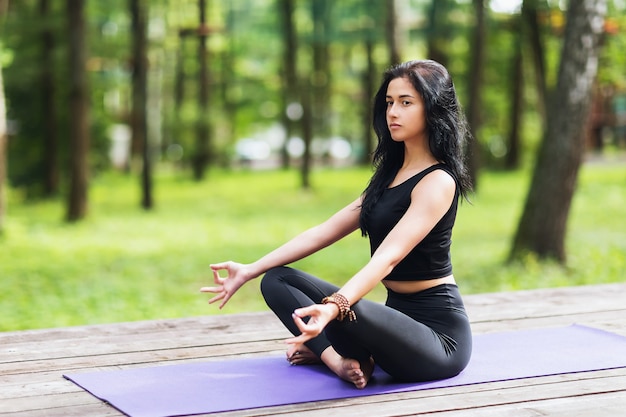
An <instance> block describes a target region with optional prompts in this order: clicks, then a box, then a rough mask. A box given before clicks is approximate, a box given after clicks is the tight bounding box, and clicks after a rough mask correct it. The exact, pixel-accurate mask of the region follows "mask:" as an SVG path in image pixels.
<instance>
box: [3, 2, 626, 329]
mask: <svg viewBox="0 0 626 417" xmlns="http://www.w3.org/2000/svg"><path fill="white" fill-rule="evenodd" d="M624 50H626V2H625V1H624V0H609V1H604V0H602V1H601V0H595V1H591V2H582V1H580V0H572V1H563V0H523V1H522V0H519V1H517V0H473V1H470V0H342V1H332V0H229V1H216V0H176V1H173V0H150V1H147V0H107V1H97V0H63V1H58V0H57V1H53V0H0V70H1V71H0V233H1V235H0V282H1V283H2V285H3V291H2V294H1V295H0V317H1V318H0V330H14V329H23V328H37V327H52V326H64V325H77V324H90V323H100V322H110V321H126V320H140V319H151V318H164V317H180V316H187V315H194V314H217V313H218V311H217V309H216V308H213V307H207V306H206V304H205V302H206V298H205V297H203V296H200V295H199V294H198V293H197V289H198V288H199V287H200V286H202V285H206V284H207V283H208V282H209V281H210V279H211V275H210V274H209V273H208V264H209V263H211V262H219V261H224V260H228V259H231V258H234V259H235V260H239V261H241V262H248V261H252V260H254V259H255V258H256V257H258V256H260V255H262V254H264V253H265V252H266V251H268V250H270V249H271V248H273V247H275V246H277V245H278V244H280V243H282V242H283V241H284V240H285V239H288V238H289V237H291V236H293V235H294V234H296V233H297V232H299V231H301V230H303V229H304V228H306V227H308V226H311V225H313V224H315V223H317V222H319V221H323V220H324V219H325V218H327V217H328V216H329V215H330V214H332V213H333V212H334V211H336V210H337V209H339V208H341V207H342V206H343V205H345V204H346V203H347V202H349V201H351V200H352V199H354V198H355V197H356V196H358V195H359V193H360V192H361V191H362V190H363V188H364V187H365V185H366V184H367V181H368V179H369V176H370V175H371V172H372V171H371V168H370V165H371V164H370V162H371V160H370V154H371V152H372V150H373V148H374V147H375V138H374V135H373V131H372V129H371V99H372V97H373V95H374V93H375V91H376V89H377V87H378V83H379V80H380V75H381V73H382V71H384V70H385V69H386V68H388V67H389V66H390V65H392V64H395V63H398V62H401V61H405V60H410V59H424V58H430V59H434V60H437V61H439V62H441V63H443V64H444V65H446V66H447V68H448V69H449V71H450V73H451V74H452V77H453V79H454V82H455V85H456V88H457V93H458V95H459V98H460V100H461V103H462V105H463V107H464V109H465V112H466V115H467V118H468V121H469V124H470V127H471V130H472V134H473V136H474V139H475V140H474V142H473V144H472V146H471V149H468V151H470V152H469V154H470V155H471V157H470V159H469V165H470V169H471V173H472V177H473V178H474V183H475V195H474V197H473V198H472V203H471V204H465V205H464V206H463V207H462V209H461V211H460V213H459V219H458V225H457V228H456V229H455V241H454V245H453V257H454V263H455V275H457V276H458V277H459V281H460V282H461V283H462V284H461V287H462V288H465V292H486V291H500V290H515V289H525V288H534V287H538V286H556V285H579V284H590V283H599V282H612V281H617V280H622V279H623V278H622V276H623V271H624V270H626V255H625V253H626V226H625V222H624V217H623V216H624V212H623V207H624V204H625V203H626V193H625V191H624V187H625V186H626V169H625V168H626V71H625V70H624V68H626V54H624ZM327 251H328V252H327ZM367 251H368V249H367V242H366V241H365V240H363V239H361V238H360V237H357V236H354V237H350V238H349V239H347V241H346V242H345V243H343V242H342V243H340V244H339V245H337V249H335V250H334V251H333V250H331V249H327V250H325V251H324V253H323V254H321V255H319V256H318V255H316V256H314V257H312V259H310V260H306V261H302V262H301V263H300V266H301V267H303V268H308V269H309V270H311V272H312V273H315V274H317V275H320V276H322V277H325V278H328V279H331V280H336V282H338V283H341V282H343V281H345V280H346V279H348V278H349V277H350V276H351V274H353V273H354V272H356V271H357V270H358V268H359V267H360V266H361V265H362V264H363V263H364V262H366V260H367ZM255 285H256V284H253V285H249V286H250V287H251V288H250V289H247V288H246V289H244V290H242V294H240V295H238V296H237V297H236V298H237V300H235V299H233V301H232V302H231V303H230V305H229V308H226V309H225V310H223V311H221V312H222V313H223V312H226V313H232V312H240V311H256V310H260V309H263V308H264V307H263V302H262V299H261V298H260V296H259V295H258V292H257V289H256V287H255ZM372 297H374V298H377V297H378V298H380V297H382V294H380V293H374V294H372Z"/></svg>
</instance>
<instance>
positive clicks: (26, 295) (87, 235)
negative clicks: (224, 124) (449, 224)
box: [0, 165, 626, 330]
mask: <svg viewBox="0 0 626 417" xmlns="http://www.w3.org/2000/svg"><path fill="white" fill-rule="evenodd" d="M369 176H370V171H369V170H367V169H346V170H323V171H318V172H316V173H315V174H314V176H313V178H312V181H313V190H312V191H309V192H304V191H302V190H300V189H299V178H298V174H297V172H295V171H280V172H250V171H237V172H232V171H213V172H211V174H210V178H209V180H208V181H206V182H205V183H194V182H191V181H190V180H188V179H186V177H182V176H181V175H180V173H178V172H167V173H161V174H160V175H159V178H158V188H157V189H158V199H157V200H158V202H159V203H158V205H157V207H156V210H155V211H154V212H152V213H145V212H143V211H141V210H140V209H139V208H138V204H137V201H136V199H137V196H138V195H139V193H138V190H137V188H138V186H139V185H138V182H137V181H136V179H134V178H131V177H128V176H123V175H121V174H116V173H107V174H105V175H102V176H100V177H99V178H98V179H97V180H96V181H95V183H94V184H93V188H92V193H91V198H92V205H91V216H90V217H89V220H87V221H86V222H84V223H81V224H73V225H67V224H63V223H61V222H60V220H59V219H60V218H61V217H62V212H63V208H62V202H61V201H42V202H38V203H36V204H25V203H24V200H23V198H22V197H21V195H20V192H19V191H17V190H15V189H12V190H11V192H10V194H9V198H10V205H9V206H10V207H11V212H10V216H9V217H8V219H7V225H6V233H5V235H4V236H3V237H2V238H1V239H0V265H2V284H3V291H2V295H1V302H0V317H2V320H1V321H0V330H13V329H24V328H39V327H54V326H68V325H80V324H91V323H104V322H119V321H130V320H142V319H156V318H170V317H184V316H193V315H203V314H220V313H235V312H243V311H260V310H264V309H265V306H264V303H263V300H262V297H261V296H260V294H259V292H258V282H252V283H249V284H248V285H247V286H245V287H244V288H243V289H242V290H241V291H240V293H238V294H237V295H236V296H235V297H234V298H233V299H232V300H231V302H230V303H229V304H228V305H227V306H226V307H225V309H224V310H221V311H220V310H218V309H217V307H215V306H208V305H207V304H206V300H207V296H205V295H201V294H200V293H198V289H199V288H200V287H201V286H204V285H208V284H210V282H211V274H210V273H209V268H208V265H209V264H210V263H213V262H220V261H225V260H229V259H232V260H237V261H240V262H249V261H252V260H254V259H256V258H257V257H259V256H261V255H263V254H265V253H266V252H268V251H269V250H271V249H273V248H274V247H276V246H277V245H279V244H281V243H282V242H284V241H285V240H287V239H289V238H290V237H292V236H293V235H294V234H296V233H297V232H299V231H302V230H304V229H305V228H307V227H310V226H312V225H314V224H316V223H318V222H321V221H323V220H324V219H326V218H327V217H328V216H330V215H331V214H332V213H334V212H335V211H336V210H338V209H339V208H341V207H342V206H343V205H345V204H347V203H348V202H349V201H351V200H352V199H353V198H355V197H356V196H357V195H358V194H359V193H360V192H361V190H362V189H363V188H364V187H365V185H366V183H367V180H368V178H369ZM482 181H483V185H482V186H481V189H480V193H479V194H478V195H476V196H475V197H474V198H473V202H472V204H467V203H464V204H463V205H462V206H461V207H460V210H459V216H458V220H457V225H456V228H455V232H454V237H453V252H452V255H453V262H454V267H455V275H456V277H457V280H458V282H459V284H460V286H461V288H462V290H463V292H464V293H478V292H490V291H500V290H518V289H527V288H537V287H552V286H561V285H580V284H592V283H602V282H615V281H619V280H621V279H622V277H623V271H624V270H625V268H626V239H624V236H625V232H626V230H625V229H624V225H623V210H622V208H623V207H624V205H625V204H626V195H625V193H624V192H623V186H624V183H625V182H626V176H625V174H624V170H623V168H622V167H621V166H619V165H614V166H601V165H598V166H596V165H587V166H585V168H584V169H583V171H582V176H581V181H580V186H579V192H578V193H577V194H576V198H575V200H574V203H573V208H572V210H573V212H572V216H571V222H570V226H569V228H570V232H569V235H568V240H567V244H568V247H569V248H568V253H570V258H569V264H568V267H566V268H563V267H560V266H558V265H555V264H550V263H543V262H539V261H537V260H536V259H535V258H532V257H529V258H527V259H526V260H524V261H523V262H520V263H517V264H513V265H505V264H504V262H505V259H506V256H507V254H508V249H509V247H508V245H509V240H510V236H511V234H512V233H513V229H514V227H515V225H516V222H517V217H518V216H519V214H520V212H521V207H522V204H523V201H522V200H523V198H524V195H525V192H526V187H527V175H526V174H525V173H523V172H517V173H487V174H485V176H484V178H483V180H482ZM368 254H369V246H368V244H367V241H366V239H363V238H361V237H360V235H359V233H354V234H353V235H351V236H349V237H348V238H346V239H345V240H343V241H341V242H338V243H337V244H335V245H333V246H332V247H330V248H327V249H324V250H323V251H321V252H320V253H318V254H315V255H313V256H311V257H310V258H308V259H306V260H303V261H301V262H299V263H298V264H297V266H298V267H300V268H303V269H305V270H307V271H310V272H311V273H314V274H316V275H319V276H321V277H324V278H327V279H329V280H332V281H334V282H335V283H337V284H341V283H342V282H344V281H345V280H346V279H347V278H349V277H350V276H351V275H352V274H354V273H355V272H356V271H357V270H358V269H359V268H360V267H361V266H362V265H363V264H364V263H365V262H366V261H367V259H368ZM369 297H370V298H372V299H374V300H378V301H382V300H383V299H384V298H383V297H384V293H383V291H382V289H380V288H379V289H377V290H376V291H374V292H373V293H372V294H371V295H370V296H369Z"/></svg>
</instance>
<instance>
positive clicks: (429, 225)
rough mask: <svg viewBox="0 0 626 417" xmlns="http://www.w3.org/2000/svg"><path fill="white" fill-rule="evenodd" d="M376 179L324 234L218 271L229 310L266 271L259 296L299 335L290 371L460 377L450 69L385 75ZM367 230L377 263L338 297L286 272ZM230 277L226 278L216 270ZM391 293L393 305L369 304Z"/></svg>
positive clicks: (456, 131)
mask: <svg viewBox="0 0 626 417" xmlns="http://www.w3.org/2000/svg"><path fill="white" fill-rule="evenodd" d="M374 130H375V131H376V134H377V136H378V146H377V148H376V150H375V153H374V165H375V168H376V170H375V173H374V175H373V176H372V178H371V180H370V182H369V184H368V186H367V188H366V189H365V191H364V192H363V194H362V195H361V196H360V197H358V198H357V199H356V200H354V201H353V202H351V203H350V204H348V205H347V206H346V207H344V208H343V209H341V210H340V211H338V212H337V213H336V214H334V215H333V216H332V217H331V218H329V219H328V220H326V221H325V222H323V223H322V224H320V225H318V226H315V227H313V228H311V229H309V230H306V231H305V232H303V233H301V234H299V235H298V236H296V237H295V238H293V239H292V240H290V241H289V242H287V243H285V244H284V245H282V246H280V247H279V248H278V249H275V250H274V251H272V252H270V253H269V254H267V255H265V256H263V257H262V258H260V259H259V260H257V261H256V262H254V263H251V264H246V265H244V264H239V263H235V262H224V263H218V264H213V265H211V268H212V270H213V275H214V281H215V284H216V285H215V286H212V287H204V288H202V289H201V291H202V292H209V293H214V294H216V295H215V296H214V297H213V298H211V299H210V300H209V303H214V302H217V301H221V304H220V308H222V307H223V306H224V305H225V304H226V303H227V302H228V300H229V299H230V298H231V297H232V296H233V294H234V293H235V292H236V291H237V290H238V289H239V288H240V287H241V286H242V285H244V284H245V283H246V282H248V281H250V280H252V279H253V278H256V277H258V276H259V275H261V274H263V273H265V276H264V278H263V280H262V282H261V291H262V293H263V296H264V298H265V300H266V302H267V304H268V305H269V307H270V308H271V309H272V310H273V311H274V313H275V314H276V315H277V316H278V317H279V318H280V320H281V321H282V322H283V323H284V325H285V326H286V327H287V328H288V329H289V330H290V331H291V333H292V334H293V335H294V337H292V338H291V339H288V340H287V343H288V344H289V347H288V349H287V359H288V360H289V361H290V362H291V363H292V364H305V363H312V362H319V361H321V362H323V363H324V364H326V365H327V366H328V367H329V368H330V369H331V370H332V371H333V372H334V373H336V374H337V375H338V376H339V377H340V378H342V379H344V380H346V381H348V382H351V383H353V384H354V385H355V386H356V387H357V388H363V387H365V386H366V385H367V383H368V381H369V379H370V377H371V375H372V372H373V369H374V364H376V365H377V366H379V367H380V368H381V369H383V370H384V371H386V372H387V373H388V374H390V375H391V376H393V377H395V378H397V379H399V380H403V381H427V380H435V379H443V378H448V377H452V376H454V375H456V374H458V373H459V372H461V371H462V370H463V369H464V368H465V366H466V365H467V363H468V361H469V359H470V355H471V349H472V336H471V331H470V325H469V321H468V318H467V315H466V313H465V309H464V306H463V302H462V300H461V296H460V293H459V290H458V287H457V285H456V282H455V279H454V276H453V275H452V264H451V261H450V243H451V234H452V227H453V225H454V220H455V217H456V211H457V204H458V200H459V199H460V198H463V197H466V196H467V193H468V192H469V191H470V188H471V185H470V181H469V179H468V175H467V172H466V169H465V166H464V162H463V151H464V148H465V142H466V139H467V137H468V133H467V128H466V124H465V119H464V117H463V114H462V112H461V110H460V106H459V103H458V100H457V97H456V92H455V90H454V85H453V83H452V80H451V78H450V75H449V74H448V72H447V70H446V69H445V68H444V67H443V66H442V65H440V64H438V63H436V62H434V61H429V60H424V61H411V62H406V63H404V64H400V65H398V66H395V67H393V68H391V69H389V70H388V71H386V72H385V74H384V77H383V81H382V85H381V86H380V89H379V90H378V93H377V94H376V97H375V101H374ZM357 229H360V230H361V233H362V234H363V235H364V236H369V241H370V248H371V258H370V260H369V262H368V263H367V264H366V265H365V266H363V268H362V269H361V270H360V271H358V272H357V273H356V274H355V275H354V276H353V277H352V278H350V279H349V280H348V281H347V282H346V283H345V284H344V285H343V286H342V287H341V288H339V287H337V286H335V285H332V284H330V283H327V282H325V281H323V280H321V279H319V278H316V277H314V276H311V275H309V274H307V273H304V272H302V271H298V270H296V269H293V268H290V267H287V266H284V265H287V264H289V263H291V262H294V261H297V260H299V259H302V258H304V257H306V256H308V255H310V254H312V253H314V252H316V251H318V250H320V249H322V248H324V247H327V246H329V245H331V244H332V243H334V242H336V241H338V240H339V239H341V238H343V237H345V236H346V235H348V234H350V233H352V232H354V231H356V230H357ZM221 270H225V271H226V274H227V275H226V277H221V276H220V274H219V272H220V271H221ZM379 283H382V284H383V285H384V286H385V287H386V288H387V294H388V296H387V300H386V302H385V304H384V305H383V304H380V303H376V302H373V301H370V300H366V299H362V298H363V296H365V295H366V294H367V293H368V292H370V290H372V288H374V286H376V285H377V284H379Z"/></svg>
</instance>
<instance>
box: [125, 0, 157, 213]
mask: <svg viewBox="0 0 626 417" xmlns="http://www.w3.org/2000/svg"><path fill="white" fill-rule="evenodd" d="M130 14H131V20H132V25H131V26H132V31H131V36H132V56H133V58H132V63H133V73H132V94H133V100H132V110H131V132H132V137H133V139H132V140H133V141H134V142H135V143H139V144H141V147H140V149H141V159H142V169H141V207H143V208H144V209H146V210H149V209H151V208H152V207H153V198H152V161H151V146H150V138H149V135H148V111H147V103H148V53H147V49H148V45H147V39H146V29H147V22H146V20H147V11H146V5H145V4H144V3H143V1H142V0H130Z"/></svg>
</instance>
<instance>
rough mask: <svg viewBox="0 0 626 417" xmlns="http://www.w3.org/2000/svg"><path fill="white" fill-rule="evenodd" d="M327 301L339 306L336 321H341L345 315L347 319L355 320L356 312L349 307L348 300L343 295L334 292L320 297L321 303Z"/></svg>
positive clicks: (326, 302)
mask: <svg viewBox="0 0 626 417" xmlns="http://www.w3.org/2000/svg"><path fill="white" fill-rule="evenodd" d="M328 303H333V304H335V305H336V306H337V307H338V308H339V315H337V320H338V321H343V320H344V319H345V318H346V317H347V318H348V321H355V320H356V313H355V312H354V310H352V309H351V308H350V302H349V301H348V299H347V298H346V297H344V296H343V295H341V294H339V293H338V292H336V293H334V294H331V295H329V296H328V297H324V298H323V299H322V304H328Z"/></svg>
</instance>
